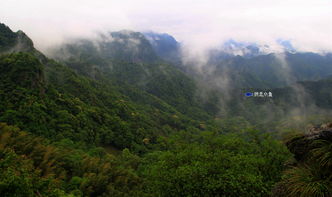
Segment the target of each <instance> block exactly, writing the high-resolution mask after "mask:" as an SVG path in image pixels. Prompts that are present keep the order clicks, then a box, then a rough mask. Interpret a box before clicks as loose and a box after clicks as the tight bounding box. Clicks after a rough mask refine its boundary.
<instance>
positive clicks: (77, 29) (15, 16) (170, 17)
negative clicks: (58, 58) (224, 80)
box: [0, 0, 332, 54]
mask: <svg viewBox="0 0 332 197" xmlns="http://www.w3.org/2000/svg"><path fill="white" fill-rule="evenodd" d="M331 10H332V1H330V0H280V1H275V0H250V1H249V0H121V1H118V0H94V1H91V0H89V1H87V0H57V1H45V0H30V1H21V0H20V1H19V0H1V6H0V21H1V22H4V23H6V24H7V25H9V26H10V27H11V28H12V29H13V30H18V29H22V30H23V31H25V32H26V33H27V34H28V35H29V36H30V37H31V38H32V39H33V40H34V41H35V43H36V45H37V47H39V48H44V47H47V46H48V45H51V44H54V43H57V42H60V41H61V40H63V39H64V38H66V37H73V36H90V35H92V34H93V33H94V32H96V31H106V30H111V31H113V30H120V29H133V30H137V31H145V30H153V31H158V32H166V33H170V34H172V35H174V36H175V37H176V38H177V40H180V41H181V42H183V43H184V44H186V45H187V46H188V48H190V49H191V50H192V51H194V54H196V53H198V52H199V51H203V50H204V49H207V48H209V47H212V46H216V45H219V44H220V43H221V42H222V41H224V40H227V39H229V38H233V39H234V40H239V41H249V42H257V43H258V44H274V43H275V40H276V39H278V38H283V39H289V40H291V41H292V42H293V44H294V46H295V47H296V48H298V49H300V50H305V51H332V36H331V35H332V25H331V24H332V11H331Z"/></svg>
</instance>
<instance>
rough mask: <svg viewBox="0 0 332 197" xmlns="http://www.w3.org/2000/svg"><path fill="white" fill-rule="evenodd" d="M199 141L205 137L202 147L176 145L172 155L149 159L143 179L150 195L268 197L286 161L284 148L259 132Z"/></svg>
mask: <svg viewBox="0 0 332 197" xmlns="http://www.w3.org/2000/svg"><path fill="white" fill-rule="evenodd" d="M199 138H204V140H203V142H202V143H190V144H185V145H183V144H182V145H181V144H180V145H177V144H173V149H172V150H169V151H165V152H154V153H151V154H149V155H147V156H146V158H145V159H144V165H143V168H144V169H145V170H144V171H143V176H144V177H145V178H146V179H147V182H148V184H147V189H148V191H149V192H151V193H154V194H155V195H156V196H268V195H269V193H270V189H271V188H272V186H273V184H274V183H275V182H276V181H278V180H279V178H280V172H281V170H282V163H283V162H284V161H285V160H286V159H287V157H288V156H287V155H288V154H287V150H286V149H285V148H284V147H283V146H282V145H281V144H279V143H278V142H276V141H274V140H272V139H271V138H270V137H269V136H262V135H259V134H258V133H256V132H246V133H243V134H228V135H222V136H215V135H201V136H199ZM196 141H197V140H196ZM176 143H179V142H178V141H177V142H176ZM178 146H179V148H178Z"/></svg>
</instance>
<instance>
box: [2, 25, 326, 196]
mask: <svg viewBox="0 0 332 197" xmlns="http://www.w3.org/2000/svg"><path fill="white" fill-rule="evenodd" d="M101 38H102V39H99V41H98V42H97V43H96V42H93V41H91V40H79V41H75V42H73V43H68V44H66V45H64V46H61V47H60V48H58V49H56V51H53V52H54V54H53V57H55V59H51V58H49V57H46V56H45V55H44V54H43V53H41V52H39V51H38V50H36V49H35V48H34V46H33V42H32V41H31V40H30V39H29V38H28V37H27V36H26V35H25V34H24V33H23V32H22V31H18V32H16V33H15V32H12V31H11V30H10V29H9V27H7V26H6V25H4V24H0V175H1V176H0V195H1V196H6V197H7V196H8V197H9V196H128V197H129V196H138V197H140V196H143V197H144V196H150V197H154V196H165V197H169V196H174V197H177V196H179V197H180V196H197V197H201V196H230V197H232V196H234V197H238V196H252V197H256V196H270V195H277V194H278V193H281V192H279V190H282V191H283V192H284V194H285V195H286V194H287V195H288V194H289V195H288V196H301V194H300V193H299V192H302V191H299V190H298V188H301V189H302V190H303V191H305V190H306V189H305V188H304V187H306V186H310V185H312V184H314V185H315V184H316V185H318V186H317V187H316V186H315V187H312V188H313V189H312V190H310V191H309V192H306V193H305V194H310V195H312V196H331V194H332V192H331V174H330V171H329V169H330V166H331V165H329V163H331V157H330V156H331V155H330V153H331V150H330V149H329V146H330V141H328V140H330V139H329V137H330V134H329V132H330V131H329V132H328V139H326V138H322V140H327V141H324V143H325V144H319V145H317V147H316V148H318V149H313V150H317V152H316V154H315V157H314V158H318V159H319V161H320V162H319V163H316V162H315V160H314V159H310V161H309V160H308V165H310V167H312V168H313V169H312V170H311V171H310V172H309V171H305V172H308V173H320V174H321V173H322V175H323V177H321V176H315V177H314V178H310V179H308V180H305V184H306V185H305V186H303V185H304V184H303V182H301V181H298V182H296V181H293V182H292V185H287V183H289V182H290V181H292V180H294V179H296V178H298V175H299V174H298V173H297V171H296V173H292V172H293V171H290V170H289V167H290V166H289V165H286V164H288V163H289V162H290V161H293V166H297V165H298V168H296V169H295V170H303V169H304V168H302V167H300V166H302V164H303V165H305V164H306V162H304V161H302V160H301V161H300V160H298V158H297V152H296V151H295V152H294V149H293V148H292V146H290V142H293V141H294V142H296V144H297V143H299V144H300V145H296V146H304V147H306V146H307V145H308V146H311V144H312V141H310V140H309V141H306V140H304V141H303V142H302V141H300V142H299V141H298V140H297V139H298V138H299V136H295V137H294V136H291V137H288V138H287V140H285V141H282V139H283V137H284V136H285V135H286V134H288V133H294V132H295V131H296V132H297V133H301V132H304V131H305V126H306V125H307V123H317V121H318V120H317V118H314V119H313V120H312V121H307V119H306V121H303V122H300V123H299V124H296V125H294V124H289V125H288V124H281V123H284V122H283V121H284V120H285V116H286V114H287V115H288V114H289V111H287V110H289V108H288V107H289V106H291V105H292V106H293V107H294V108H298V107H301V105H300V106H298V105H297V103H298V100H296V99H299V97H296V96H294V95H297V94H293V93H292V92H291V91H293V89H292V88H291V87H288V88H287V87H284V88H279V89H274V90H272V91H273V93H274V94H275V95H278V96H276V97H275V98H273V101H272V100H268V99H264V98H262V99H259V100H257V99H256V100H253V99H251V100H250V98H245V97H244V96H243V92H242V91H243V90H242V89H241V90H240V91H239V90H238V91H232V93H231V94H234V95H235V96H234V97H231V98H232V99H230V100H225V102H224V100H221V99H222V98H224V97H225V94H223V92H221V91H220V90H218V89H214V86H211V87H209V88H204V87H207V85H208V83H203V84H199V82H200V80H201V79H199V80H197V79H193V78H192V77H191V76H189V75H188V74H186V73H184V72H182V71H181V70H179V69H178V68H177V67H176V66H173V65H172V64H170V63H167V62H165V61H164V60H162V58H161V57H159V56H158V55H157V54H158V53H156V52H155V51H154V50H155V48H154V47H153V46H151V44H150V43H149V41H148V40H147V39H146V38H145V37H144V35H143V34H141V33H138V32H130V31H120V32H113V33H110V35H101ZM120 40H121V41H120ZM300 83H301V87H304V89H305V90H306V91H305V92H309V93H310V95H315V97H310V99H314V100H313V101H314V102H311V101H312V100H305V101H303V104H304V105H306V102H310V103H314V104H315V106H316V107H318V108H319V109H325V110H327V111H328V110H329V109H331V107H332V103H331V98H332V97H331V96H332V95H331V93H330V92H331V91H330V90H331V88H332V87H331V85H330V84H331V80H323V81H315V82H300ZM238 92H240V94H239V95H238V96H236V94H237V93H238ZM227 96H230V95H227ZM290 96H293V97H294V98H293V97H292V98H293V99H289V97H290ZM301 98H302V97H301ZM301 102H302V101H301ZM259 104H261V106H260V107H259V108H258V109H257V110H256V112H255V111H254V112H253V111H250V110H249V109H255V106H257V105H259ZM318 108H317V109H318ZM315 109H316V108H315ZM268 110H276V111H275V112H274V114H275V116H274V117H273V118H271V119H273V120H269V119H268V120H266V119H265V118H266V116H267V113H268ZM315 112H316V111H315ZM308 114H309V113H308ZM310 115H314V114H313V113H310ZM322 115H323V117H321V118H320V119H319V121H329V120H330V116H328V113H326V114H323V113H322ZM302 136H306V135H303V134H302ZM303 138H305V137H303ZM292 139H293V140H292ZM301 139H302V138H301ZM284 142H285V143H284ZM322 143H323V142H322ZM285 144H286V145H287V146H286V145H285ZM287 148H288V149H289V150H288V149H287ZM308 151H309V150H308ZM310 151H311V149H310ZM292 153H293V154H295V159H296V160H297V161H296V163H295V164H294V160H293V159H292V158H293V155H292ZM316 156H317V157H316ZM316 164H317V165H319V166H320V167H319V169H318V168H317V169H316V168H314V167H315V166H316ZM287 169H288V170H287ZM305 169H306V168H305ZM285 170H286V171H285ZM291 170H292V169H291ZM284 171H285V173H284V174H283V172H284ZM320 186H321V187H320ZM308 188H310V189H311V187H308ZM317 188H318V189H317Z"/></svg>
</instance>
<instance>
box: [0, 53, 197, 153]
mask: <svg viewBox="0 0 332 197" xmlns="http://www.w3.org/2000/svg"><path fill="white" fill-rule="evenodd" d="M23 51H29V50H28V49H23ZM34 51H36V50H35V49H33V50H32V52H18V53H11V54H8V55H2V56H1V58H0V70H1V71H2V72H1V77H2V78H1V87H0V94H1V98H0V103H1V107H0V121H3V122H7V123H9V124H11V125H17V126H18V127H20V128H22V129H25V130H27V131H30V132H32V133H35V134H38V135H42V136H44V137H48V138H53V139H56V140H61V139H64V138H69V139H72V140H74V141H79V142H84V143H88V144H95V145H104V146H114V147H116V148H119V149H122V148H126V147H127V148H131V149H132V150H134V151H137V152H144V151H146V150H147V149H149V147H150V148H151V147H152V146H153V144H155V143H156V140H157V138H158V137H159V136H165V135H168V134H169V133H170V132H175V131H177V130H182V129H186V128H187V127H195V126H197V127H199V123H198V122H195V121H193V120H191V119H190V118H188V117H187V116H185V115H183V114H182V113H180V112H178V111H177V110H176V109H175V108H173V107H171V106H170V105H168V104H167V103H166V102H164V101H162V100H161V99H159V98H157V97H155V96H153V95H151V94H148V93H146V92H144V91H142V90H139V89H137V88H134V87H132V86H128V85H122V86H116V84H114V83H111V82H110V81H109V80H107V79H102V78H101V80H94V79H91V78H89V77H85V76H82V75H80V74H77V73H76V72H75V71H74V70H72V69H71V68H68V67H66V66H63V65H61V64H59V63H57V62H55V61H53V60H48V59H44V58H42V60H43V61H40V59H39V56H36V55H35V54H36V53H35V52H34ZM37 53H38V54H39V53H40V52H37ZM43 62H44V63H43ZM144 139H145V141H144Z"/></svg>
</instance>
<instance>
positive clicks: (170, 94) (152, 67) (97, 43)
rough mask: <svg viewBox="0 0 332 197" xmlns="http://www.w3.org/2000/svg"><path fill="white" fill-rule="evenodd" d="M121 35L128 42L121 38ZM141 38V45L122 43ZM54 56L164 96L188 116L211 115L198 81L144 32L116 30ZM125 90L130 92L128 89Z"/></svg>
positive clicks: (83, 69) (61, 49) (62, 49)
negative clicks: (166, 58) (163, 56)
mask: <svg viewBox="0 0 332 197" xmlns="http://www.w3.org/2000/svg"><path fill="white" fill-rule="evenodd" d="M120 38H121V39H125V40H126V41H119V39H120ZM138 38H139V39H140V41H139V42H136V43H140V44H138V45H134V46H130V47H129V45H128V44H125V45H124V46H123V45H122V44H123V43H127V42H131V41H132V40H137V39H138ZM119 43H122V44H119ZM142 43H144V44H142ZM119 54H122V55H119ZM133 54H135V55H134V56H133ZM54 57H55V58H56V59H57V60H59V61H61V62H62V63H64V64H66V65H67V66H69V67H71V68H73V69H75V70H76V71H78V72H79V73H81V74H84V75H86V76H88V77H90V78H93V79H101V78H103V79H106V80H111V81H112V83H116V84H117V86H124V85H129V86H133V87H135V88H138V89H139V90H141V91H144V92H147V93H148V94H152V95H154V96H156V97H158V98H159V99H162V100H163V101H165V102H166V103H168V104H169V105H171V106H173V107H175V108H176V109H177V110H178V111H179V112H181V113H184V114H186V115H188V116H191V117H193V118H198V119H201V118H203V119H204V118H205V119H206V118H207V117H208V114H206V113H205V112H204V110H202V104H200V101H198V99H199V98H197V96H196V95H197V94H198V93H197V88H196V84H195V82H194V80H192V79H191V78H190V77H188V76H187V75H186V74H184V73H183V72H181V71H180V70H178V69H177V68H176V67H175V66H173V65H171V64H169V63H167V62H165V61H163V60H161V59H159V58H158V57H157V56H156V53H155V52H154V49H153V48H152V46H151V45H150V44H149V42H148V41H147V40H146V39H145V37H144V36H143V34H141V33H138V32H127V31H126V32H125V33H124V32H122V31H121V32H115V33H114V32H113V33H110V34H109V37H105V35H100V38H97V39H96V40H79V41H77V42H73V43H68V44H64V45H63V46H60V47H59V48H58V49H55V52H54ZM138 60H140V61H138ZM123 89H125V88H123ZM123 93H124V94H126V91H123Z"/></svg>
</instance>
